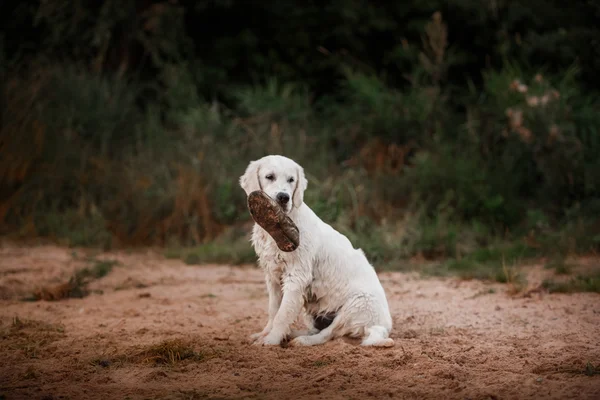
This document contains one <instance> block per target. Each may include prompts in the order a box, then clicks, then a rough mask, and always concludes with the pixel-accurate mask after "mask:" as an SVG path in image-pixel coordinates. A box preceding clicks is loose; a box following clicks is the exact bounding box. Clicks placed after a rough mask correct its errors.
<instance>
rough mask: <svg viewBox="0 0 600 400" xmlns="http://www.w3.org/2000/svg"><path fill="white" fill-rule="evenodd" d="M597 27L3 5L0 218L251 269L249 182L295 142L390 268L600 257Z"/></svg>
mask: <svg viewBox="0 0 600 400" xmlns="http://www.w3.org/2000/svg"><path fill="white" fill-rule="evenodd" d="M598 21H600V3H598V2H597V1H594V0H587V1H585V0H579V1H573V2H570V3H568V4H565V3H564V2H559V1H558V0H545V1H541V0H527V1H526V0H513V1H511V0H485V1H480V0H450V1H447V0H446V1H440V0H422V1H408V2H368V1H365V0H333V1H329V2H325V3H322V2H316V1H298V0H283V1H258V0H248V1H233V0H212V1H211V0H204V1H177V0H170V1H152V0H144V1H142V0H137V1H136V0H119V1H117V0H105V1H103V2H85V1H81V0H40V1H27V2H17V1H15V0H6V1H4V2H2V5H0V76H1V77H2V79H1V82H0V84H1V87H0V112H1V114H0V149H1V152H2V153H1V154H2V157H1V159H0V224H1V225H0V226H2V230H3V233H6V234H12V235H17V236H32V235H34V236H38V235H41V236H53V237H58V238H63V239H64V238H67V239H68V240H69V242H70V243H71V244H74V245H79V244H93V243H102V244H104V245H111V244H112V245H114V244H124V245H131V244H153V243H163V244H164V243H179V244H186V245H190V244H199V243H210V245H207V246H208V247H205V248H206V249H208V250H207V254H209V255H208V258H211V259H219V260H222V261H231V260H232V259H233V260H234V261H245V260H247V259H248V257H252V256H251V252H249V251H247V250H248V248H249V247H248V245H247V243H246V242H245V239H243V240H242V241H240V240H238V238H239V237H240V232H244V231H245V229H244V228H242V227H241V225H243V224H244V222H246V221H248V219H249V215H248V213H247V211H246V209H245V202H244V197H243V192H242V191H241V189H240V188H239V187H238V185H237V178H238V177H239V175H241V173H242V172H243V169H244V167H245V165H246V164H247V162H248V161H249V160H251V159H254V158H256V157H260V156H262V155H265V154H268V153H281V154H285V155H288V156H290V157H292V158H294V159H296V160H297V161H299V162H300V163H302V164H304V165H305V168H306V170H307V171H308V173H309V191H308V193H307V197H306V200H307V202H309V203H310V205H311V207H313V208H314V209H315V210H316V212H317V213H319V214H320V215H321V216H322V217H323V218H324V219H325V220H326V221H327V222H330V223H332V224H334V225H335V226H336V227H337V228H338V229H340V230H342V231H344V232H345V233H347V234H348V235H350V236H351V238H352V239H353V240H354V241H355V242H356V244H357V246H361V247H363V248H365V249H366V250H368V251H369V252H370V255H371V257H372V258H373V259H374V260H375V261H376V262H378V263H379V264H380V265H381V264H383V263H384V262H388V263H389V262H392V261H393V260H397V259H402V258H406V257H411V256H414V255H422V256H425V257H437V256H451V257H456V258H461V257H463V256H465V255H466V256H468V255H473V254H476V253H477V252H478V251H481V249H490V248H491V247H492V246H497V245H498V243H513V244H514V243H517V245H511V246H512V248H515V247H516V248H518V249H519V254H520V255H523V254H532V253H535V252H536V251H538V250H539V249H546V250H548V249H552V250H554V251H561V252H573V251H583V252H587V251H591V250H598V249H600V220H599V219H598V216H599V215H600V102H599V100H598V97H597V96H598V88H600V77H599V76H598V74H597V71H598V70H599V69H600V24H598ZM218 243H227V250H226V255H225V256H224V255H223V254H222V252H220V251H219V250H218V249H219V246H218ZM477 254H478V253H477ZM221 258H222V259H221Z"/></svg>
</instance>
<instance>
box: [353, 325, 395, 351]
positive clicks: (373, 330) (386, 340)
mask: <svg viewBox="0 0 600 400" xmlns="http://www.w3.org/2000/svg"><path fill="white" fill-rule="evenodd" d="M367 332H368V336H367V337H366V338H364V339H363V341H362V343H361V344H360V345H361V346H373V347H393V346H394V339H392V338H390V337H389V332H388V330H387V329H385V328H384V327H383V326H381V325H375V326H371V327H370V328H367Z"/></svg>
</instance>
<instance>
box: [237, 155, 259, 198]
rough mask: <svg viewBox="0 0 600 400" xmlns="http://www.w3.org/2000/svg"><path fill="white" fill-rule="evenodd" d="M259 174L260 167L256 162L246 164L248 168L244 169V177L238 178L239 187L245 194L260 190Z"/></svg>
mask: <svg viewBox="0 0 600 400" xmlns="http://www.w3.org/2000/svg"><path fill="white" fill-rule="evenodd" d="M259 172H260V166H259V163H258V161H252V162H250V164H248V168H246V172H244V175H242V176H241V177H240V186H241V187H242V189H244V191H245V192H246V194H250V193H252V192H254V191H256V190H261V189H262V188H261V187H260V181H259V179H260V176H259V175H258V174H259Z"/></svg>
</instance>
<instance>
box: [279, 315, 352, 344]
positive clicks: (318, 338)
mask: <svg viewBox="0 0 600 400" xmlns="http://www.w3.org/2000/svg"><path fill="white" fill-rule="evenodd" d="M340 321H341V318H335V319H334V320H333V321H332V322H331V324H330V325H329V326H328V327H327V328H325V329H323V330H322V331H320V332H319V333H316V334H314V335H310V336H298V337H296V338H295V339H293V340H292V341H291V342H290V346H316V345H318V344H323V343H326V342H328V341H330V340H331V339H333V338H335V337H336V336H337V333H338V332H337V331H338V329H339V324H340Z"/></svg>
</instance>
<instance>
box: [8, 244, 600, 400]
mask: <svg viewBox="0 0 600 400" xmlns="http://www.w3.org/2000/svg"><path fill="white" fill-rule="evenodd" d="M77 257H78V258H79V259H81V257H82V254H81V252H78V255H77ZM97 258H99V259H116V260H118V261H119V262H120V265H118V266H116V267H114V269H113V270H112V271H111V272H110V273H109V274H108V275H107V276H105V277H103V278H101V279H99V280H97V281H94V282H93V283H92V284H91V286H90V288H91V289H93V290H94V291H95V292H94V293H92V294H91V295H90V296H88V297H85V298H83V299H68V300H62V301H56V302H46V301H39V302H22V301H19V300H18V299H19V298H20V297H22V296H24V295H26V294H29V293H31V292H32V291H33V290H34V289H35V288H36V287H37V286H39V285H44V284H48V283H52V282H60V281H64V280H65V279H68V277H69V276H71V275H72V274H73V271H74V269H75V268H77V267H80V266H81V265H83V264H84V263H83V261H77V260H75V258H74V255H73V254H72V250H70V249H62V248H57V247H52V246H43V247H32V248H16V247H11V246H4V247H2V248H0V299H2V300H0V318H1V323H2V326H1V328H0V346H1V347H2V352H1V354H2V360H1V362H0V399H2V398H5V399H59V398H61V399H125V398H129V399H154V398H157V399H158V398H160V399H164V398H167V399H204V398H211V399H215V398H265V399H287V398H294V399H316V398H326V399H364V398H379V399H381V398H419V399H423V398H429V399H441V398H444V399H454V398H456V399H523V398H535V399H539V398H555V399H567V398H579V399H600V375H598V369H594V368H598V367H600V295H597V294H572V295H558V294H557V295H548V294H545V293H541V292H540V293H533V294H531V295H530V296H529V297H511V296H510V295H508V294H507V293H506V286H502V285H491V284H484V283H481V282H475V281H470V282H464V281H463V282H461V281H458V280H455V279H447V280H441V279H421V278H418V277H417V276H414V275H407V274H401V273H383V274H381V275H380V276H381V280H382V282H383V284H384V286H385V289H386V291H387V293H388V296H389V301H390V307H391V310H392V315H393V317H394V321H395V331H394V333H393V337H394V338H395V339H396V346H395V347H394V348H392V349H364V348H360V347H358V346H356V345H355V344H354V343H351V342H347V341H344V340H337V341H332V342H330V343H328V344H326V345H324V346H319V347H314V348H257V347H254V346H250V345H249V344H248V341H247V339H246V338H247V336H248V335H249V334H250V333H253V332H256V331H259V330H260V329H261V328H262V325H263V323H264V320H265V316H266V314H265V313H266V311H265V310H266V304H267V303H266V299H267V297H266V293H265V289H264V284H263V281H262V275H261V273H260V271H258V270H256V269H254V268H252V267H247V268H232V267H224V266H208V265H207V266H202V267H199V266H186V265H184V264H183V263H181V262H179V261H175V260H165V259H163V258H162V257H161V256H160V255H159V254H158V253H152V252H147V253H144V254H140V253H136V254H127V253H110V254H104V253H103V254H101V255H99V256H97ZM15 317H17V318H15ZM174 339H180V340H179V341H175V342H171V343H162V342H164V341H165V340H174ZM161 343H162V347H161V346H160V344H161ZM157 345H158V346H157ZM180 359H183V360H180ZM586 372H587V373H586ZM3 396H4V397H3Z"/></svg>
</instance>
